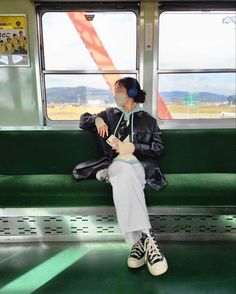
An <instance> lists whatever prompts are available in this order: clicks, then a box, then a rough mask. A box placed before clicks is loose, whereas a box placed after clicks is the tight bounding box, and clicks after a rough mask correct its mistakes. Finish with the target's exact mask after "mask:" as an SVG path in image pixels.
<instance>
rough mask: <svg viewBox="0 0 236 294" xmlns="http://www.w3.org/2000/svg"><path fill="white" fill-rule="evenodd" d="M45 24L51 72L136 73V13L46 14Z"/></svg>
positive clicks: (46, 56) (45, 39) (45, 53)
mask: <svg viewBox="0 0 236 294" xmlns="http://www.w3.org/2000/svg"><path fill="white" fill-rule="evenodd" d="M42 24H43V42H44V56H45V68H46V69H48V70H115V69H117V70H133V69H136V15H135V14H134V13H133V12H91V13H88V12H85V11H84V12H83V11H80V12H46V13H45V14H44V15H43V17H42Z"/></svg>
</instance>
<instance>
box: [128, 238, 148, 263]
mask: <svg viewBox="0 0 236 294" xmlns="http://www.w3.org/2000/svg"><path fill="white" fill-rule="evenodd" d="M146 238H147V236H146V235H145V234H142V238H141V239H140V240H139V241H138V242H137V243H135V244H134V245H133V246H132V248H131V252H130V255H129V258H128V260H127V264H128V267H130V268H139V267H141V266H143V265H144V264H145V253H146V248H145V240H146Z"/></svg>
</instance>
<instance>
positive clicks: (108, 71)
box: [43, 70, 138, 75]
mask: <svg viewBox="0 0 236 294" xmlns="http://www.w3.org/2000/svg"><path fill="white" fill-rule="evenodd" d="M43 73H44V74H45V75H46V74H53V75H58V74H63V75H73V74H111V75H112V74H137V73H138V70H43Z"/></svg>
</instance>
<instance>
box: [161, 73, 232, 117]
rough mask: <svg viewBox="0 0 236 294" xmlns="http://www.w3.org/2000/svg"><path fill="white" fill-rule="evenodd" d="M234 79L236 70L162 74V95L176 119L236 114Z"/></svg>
mask: <svg viewBox="0 0 236 294" xmlns="http://www.w3.org/2000/svg"><path fill="white" fill-rule="evenodd" d="M235 80H236V76H235V74H234V73H231V74H230V73H227V74H221V73H217V74H207V73H203V74H194V73H192V74H161V75H159V95H160V97H161V99H162V100H163V102H164V103H165V105H166V106H167V108H168V110H169V112H170V115H171V117H172V118H173V119H189V118H197V119H198V118H200V119H201V118H219V119H221V118H236V95H235V94H236V93H235ZM159 117H160V118H161V119H165V117H164V116H162V115H161V114H160V113H159Z"/></svg>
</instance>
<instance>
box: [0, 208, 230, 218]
mask: <svg viewBox="0 0 236 294" xmlns="http://www.w3.org/2000/svg"><path fill="white" fill-rule="evenodd" d="M148 213H149V215H208V214H211V215H228V214H229V215H230V214H236V206H233V207H227V206H224V207H217V206H215V207H204V206H195V207H172V206H163V207H160V206H152V207H148ZM78 214H80V215H88V214H115V207H114V206H91V207H46V208H42V207H32V208H27V207H25V208H0V215H1V216H3V217H4V216H7V217H9V216H42V215H43V216H54V215H78Z"/></svg>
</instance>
